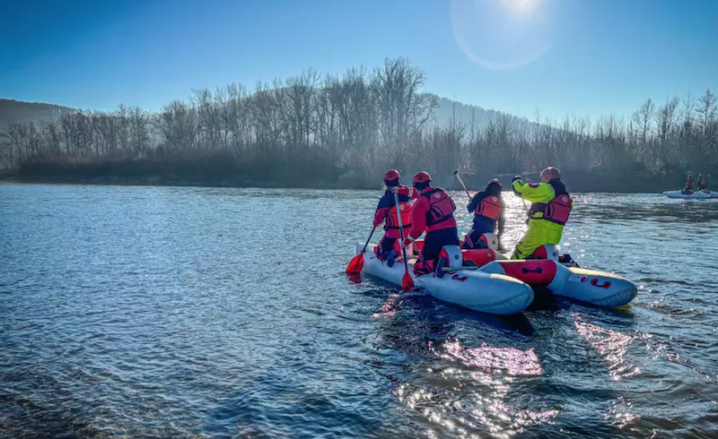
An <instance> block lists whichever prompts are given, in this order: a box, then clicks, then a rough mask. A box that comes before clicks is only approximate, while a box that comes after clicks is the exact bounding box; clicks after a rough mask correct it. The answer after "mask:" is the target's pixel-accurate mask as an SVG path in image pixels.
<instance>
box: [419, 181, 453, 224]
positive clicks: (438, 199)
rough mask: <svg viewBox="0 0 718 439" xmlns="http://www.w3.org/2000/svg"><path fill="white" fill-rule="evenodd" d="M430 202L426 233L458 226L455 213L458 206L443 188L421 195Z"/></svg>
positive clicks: (433, 189)
mask: <svg viewBox="0 0 718 439" xmlns="http://www.w3.org/2000/svg"><path fill="white" fill-rule="evenodd" d="M421 195H422V196H423V197H426V200H427V201H428V202H429V211H428V212H427V213H426V231H427V232H431V231H432V230H438V229H445V228H447V227H450V226H452V225H453V226H454V227H455V226H456V221H455V220H454V211H455V210H456V204H454V200H452V199H451V197H449V194H447V193H446V191H445V190H443V189H441V188H438V187H437V188H432V189H431V190H429V191H426V192H424V193H422V194H421ZM450 223H453V224H450Z"/></svg>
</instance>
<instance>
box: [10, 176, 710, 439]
mask: <svg viewBox="0 0 718 439" xmlns="http://www.w3.org/2000/svg"><path fill="white" fill-rule="evenodd" d="M569 183H570V182H569ZM380 195H381V193H380V191H312V190H260V189H214V188H168V187H111V186H45V185H0V437H3V438H6V437H7V438H11V437H12V438H21V437H28V438H35V437H62V438H104V437H148V438H149V437H152V438H204V437H218V438H230V437H234V438H250V437H251V438H315V437H322V438H334V437H352V438H387V437H392V438H416V437H425V438H472V437H481V438H483V437H497V438H511V437H519V438H541V437H547V436H554V437H555V436H566V435H573V436H580V437H596V438H607V437H657V438H669V437H686V438H688V437H716V436H718V405H717V401H718V385H717V381H718V329H717V328H718V278H717V277H716V273H718V271H717V270H716V269H717V268H718V239H717V238H716V234H717V233H718V200H672V199H668V198H665V197H663V196H662V195H614V194H576V195H575V198H576V205H577V207H576V209H575V211H574V213H573V215H572V221H571V223H570V225H569V226H568V227H567V229H566V231H565V234H564V241H563V245H562V247H563V250H564V251H569V252H570V253H571V254H572V255H573V256H574V258H575V259H576V260H577V261H578V262H579V263H580V264H581V265H582V266H586V267H589V268H595V269H600V270H605V271H613V272H616V273H618V274H621V275H624V276H626V277H628V278H630V279H632V280H633V281H634V282H636V283H637V284H638V285H639V286H640V289H639V295H638V297H637V298H636V299H635V301H634V302H633V303H632V304H631V305H630V306H628V307H626V308H623V309H615V310H610V309H609V310H606V309H599V308H594V307H590V306H585V305H582V304H579V303H574V302H569V301H563V300H557V301H555V302H553V303H548V304H543V305H542V306H541V307H539V308H538V309H533V310H529V311H527V312H525V313H524V314H522V315H518V316H512V317H495V316H489V315H484V314H481V313H477V312H473V311H469V310H465V309H462V308H459V307H456V306H453V305H450V304H447V303H443V302H440V301H437V300H435V299H433V298H432V297H431V296H428V295H426V294H423V293H420V292H419V293H410V294H408V295H399V294H397V288H395V287H392V286H391V285H388V284H386V283H384V282H382V281H380V280H378V279H375V278H370V277H366V276H365V278H364V281H363V282H362V283H360V284H352V283H350V282H348V281H347V279H346V277H345V276H344V269H345V267H346V265H347V263H348V262H349V260H350V259H351V257H352V256H353V251H354V246H355V243H356V242H359V241H361V242H363V241H364V240H365V239H366V237H367V236H368V233H369V231H370V229H371V217H372V215H373V210H374V208H375V206H376V202H377V200H378V197H379V196H380ZM453 195H455V199H456V200H457V204H459V205H460V210H461V214H460V218H459V219H460V223H461V228H462V231H466V230H467V229H468V225H469V223H470V217H469V215H468V213H465V208H464V206H465V203H466V201H465V199H464V197H463V196H462V195H461V194H460V193H453ZM505 199H506V201H507V202H508V203H509V204H510V206H511V207H510V209H511V212H510V215H509V216H510V221H509V232H510V235H507V236H508V238H507V239H506V240H505V243H506V244H509V245H510V244H513V243H515V241H516V240H517V239H518V237H519V236H520V235H521V234H522V232H523V230H524V228H525V225H524V224H523V213H522V212H523V210H522V207H521V204H520V201H519V200H517V199H516V198H515V197H514V196H513V195H512V194H511V193H506V194H505ZM378 238H379V236H375V237H374V241H376V240H377V239H378Z"/></svg>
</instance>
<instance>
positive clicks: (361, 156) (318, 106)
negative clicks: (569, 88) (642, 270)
mask: <svg viewBox="0 0 718 439" xmlns="http://www.w3.org/2000/svg"><path fill="white" fill-rule="evenodd" d="M424 80H425V77H424V74H423V72H422V71H421V70H420V69H418V68H416V67H414V66H412V65H411V64H410V63H409V62H408V61H407V60H405V59H390V60H387V61H386V62H385V64H384V66H383V67H381V68H376V69H374V70H373V71H364V70H350V71H348V72H347V73H345V74H344V75H343V76H341V77H336V76H327V77H326V78H320V77H319V75H317V74H316V73H315V72H313V71H308V72H304V73H303V74H302V75H300V76H297V77H292V78H289V79H287V80H286V81H279V80H277V81H275V82H274V83H273V84H272V85H271V86H270V85H268V84H263V83H260V84H258V85H257V86H256V88H255V89H254V90H253V91H251V92H250V91H249V90H247V89H246V88H245V87H243V86H242V85H238V84H231V85H228V86H226V87H224V88H220V89H218V90H216V91H214V92H212V91H210V90H207V89H202V90H195V91H193V95H192V96H191V97H190V99H189V100H188V101H173V102H171V103H169V104H167V105H165V106H164V107H163V108H162V110H161V111H160V112H159V113H156V114H151V113H148V112H146V111H143V110H142V109H140V108H138V107H125V106H122V105H121V106H120V107H119V108H118V109H117V110H116V111H114V112H111V113H105V112H85V111H80V112H76V113H71V114H64V115H62V116H61V117H60V118H59V119H58V120H56V121H53V122H42V123H24V124H13V125H10V126H8V127H7V128H6V129H5V131H4V132H2V133H0V167H6V168H20V169H22V167H23V166H28V165H29V164H32V163H38V162H41V163H44V164H45V166H48V164H49V165H51V164H53V163H57V164H63V165H67V164H68V163H71V164H75V165H76V166H95V165H97V164H98V163H103V162H108V161H113V160H115V161H116V160H129V159H131V160H132V161H133V163H141V162H143V161H151V162H152V163H157V164H161V163H165V164H166V163H176V162H183V163H184V164H183V167H181V169H182V170H184V171H181V172H190V171H188V170H191V169H192V166H194V167H195V168H196V167H198V166H206V165H207V162H203V161H202V159H206V158H208V157H214V158H216V159H217V158H218V159H217V160H215V162H221V164H222V168H221V172H231V173H240V174H244V175H245V176H247V177H248V178H249V179H250V180H251V179H255V180H257V179H270V180H274V181H277V182H279V183H283V184H290V185H291V181H282V180H283V179H284V180H287V179H296V178H306V179H309V180H311V179H315V180H317V181H320V180H321V181H323V182H334V183H336V182H337V181H339V182H340V184H341V185H344V186H347V187H351V186H365V185H367V184H372V185H375V184H376V182H378V181H380V177H381V175H382V174H383V172H384V171H385V170H386V169H387V168H388V167H395V168H398V169H404V170H418V169H426V170H429V171H432V172H435V173H437V174H439V175H449V176H450V175H451V174H452V173H453V171H454V170H455V169H457V167H459V168H463V169H466V170H470V171H471V172H473V173H476V174H482V175H490V174H501V173H507V174H511V173H516V172H519V171H535V170H538V169H540V168H541V167H543V166H547V165H553V166H559V167H561V168H562V169H569V170H574V171H577V172H578V171H592V172H599V173H600V172H604V171H605V172H617V171H643V172H647V173H652V174H660V173H662V172H667V171H679V172H685V171H696V170H699V169H700V170H702V172H704V173H706V174H708V173H710V172H718V114H717V103H716V97H715V95H713V93H712V92H711V91H710V90H707V91H706V92H705V93H704V94H702V95H701V96H699V97H697V98H696V97H693V96H691V95H689V96H687V97H686V98H684V99H683V100H679V99H677V98H673V99H669V100H667V101H666V102H665V103H663V104H661V105H656V103H654V102H653V101H651V100H648V101H646V103H644V104H643V105H642V106H641V107H640V108H639V109H638V110H637V111H636V112H635V114H634V115H633V116H632V117H630V118H629V119H622V118H618V117H615V116H607V117H603V118H601V119H599V120H597V121H591V120H589V119H588V118H581V117H570V118H566V119H564V120H561V121H556V120H552V119H550V118H544V117H542V116H541V115H540V114H537V115H536V117H535V119H534V120H532V121H524V122H525V123H524V122H521V121H517V119H516V118H515V117H510V116H508V115H499V116H497V117H495V118H493V119H492V120H490V121H489V122H488V124H483V125H480V124H478V123H475V121H474V118H470V119H469V120H460V119H456V118H455V119H452V120H449V121H437V120H436V119H435V118H434V117H433V116H434V113H435V110H436V108H437V105H438V104H437V98H436V96H433V95H431V94H428V93H425V92H424V91H423V85H424ZM479 111H480V110H479ZM43 169H47V168H43ZM72 169H77V167H75V168H72ZM142 169H143V171H142V172H145V173H149V174H152V173H158V172H159V173H161V172H164V171H162V170H161V169H154V168H152V167H147V166H145V167H143V168H142ZM163 169H165V170H166V167H165V168H163ZM178 169H179V168H178ZM108 172H109V171H108ZM138 172H139V171H138ZM178 172H179V171H178ZM212 172H214V171H212ZM217 172H220V171H217ZM180 177H181V176H180Z"/></svg>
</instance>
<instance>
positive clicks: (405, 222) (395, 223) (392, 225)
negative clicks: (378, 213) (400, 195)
mask: <svg viewBox="0 0 718 439" xmlns="http://www.w3.org/2000/svg"><path fill="white" fill-rule="evenodd" d="M412 208H413V206H412V203H399V209H400V210H401V225H402V228H403V229H404V230H406V229H407V228H411V211H412ZM392 229H393V230H399V215H398V214H397V211H396V206H393V207H392V208H391V209H389V212H387V214H386V230H392Z"/></svg>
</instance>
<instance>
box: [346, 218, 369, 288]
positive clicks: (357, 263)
mask: <svg viewBox="0 0 718 439" xmlns="http://www.w3.org/2000/svg"><path fill="white" fill-rule="evenodd" d="M374 230H376V227H374V228H373V229H371V233H370V234H369V238H368V239H367V240H366V243H365V244H364V248H363V249H362V251H361V253H359V254H358V255H356V256H354V258H353V259H352V260H351V261H350V262H349V266H348V267H347V276H356V275H358V274H361V270H362V268H364V252H365V251H366V248H367V246H368V245H369V241H371V237H372V235H373V234H374Z"/></svg>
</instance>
